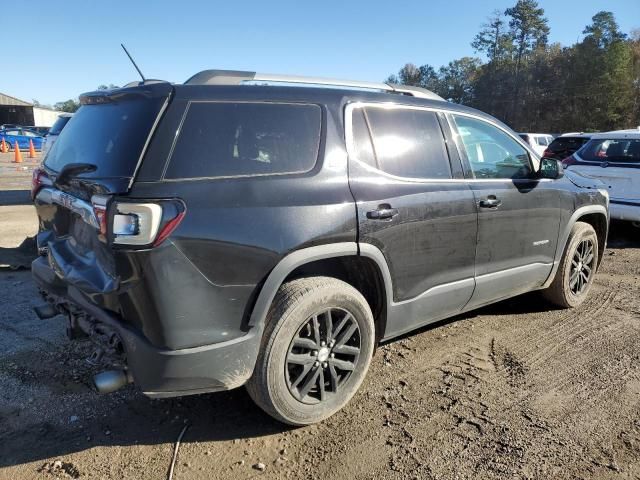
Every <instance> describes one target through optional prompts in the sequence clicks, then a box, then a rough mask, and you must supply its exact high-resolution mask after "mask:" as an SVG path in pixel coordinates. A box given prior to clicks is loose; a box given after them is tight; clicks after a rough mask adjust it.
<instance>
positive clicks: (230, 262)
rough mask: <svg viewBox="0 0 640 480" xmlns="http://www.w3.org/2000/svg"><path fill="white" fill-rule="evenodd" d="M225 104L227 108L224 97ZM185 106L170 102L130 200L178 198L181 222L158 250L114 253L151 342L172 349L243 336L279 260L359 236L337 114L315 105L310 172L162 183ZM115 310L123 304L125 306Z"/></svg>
mask: <svg viewBox="0 0 640 480" xmlns="http://www.w3.org/2000/svg"><path fill="white" fill-rule="evenodd" d="M209 90H212V89H209ZM194 93H196V92H190V98H194ZM195 98H199V97H198V96H197V95H195ZM200 98H202V99H216V98H217V97H216V95H212V94H209V95H206V96H205V95H203V96H202V97H200ZM224 99H225V101H233V98H230V97H229V96H228V95H225V96H224ZM238 100H242V101H247V100H248V99H247V98H246V96H243V97H242V99H240V98H238ZM249 100H250V98H249ZM294 100H295V99H294ZM272 101H273V99H272ZM283 101H292V99H291V98H287V99H283ZM187 103H188V102H187V100H186V99H184V98H180V94H178V95H177V97H176V98H175V99H174V101H173V102H172V105H171V106H170V107H169V110H168V111H167V114H166V116H165V120H164V121H163V122H162V123H161V124H160V126H159V128H158V131H157V132H156V134H155V136H154V140H153V141H152V144H151V145H150V148H149V150H148V153H147V156H146V157H145V160H144V162H143V166H142V168H141V171H140V175H139V180H138V181H136V182H135V183H134V185H133V187H132V190H131V192H130V195H129V198H180V199H182V200H183V201H184V202H185V204H186V207H187V212H186V215H185V218H184V220H183V221H182V223H181V224H180V226H179V227H178V229H177V230H176V231H175V232H174V233H173V234H172V236H171V237H170V238H169V239H168V241H166V242H165V243H164V244H163V245H162V246H161V247H160V248H157V249H154V250H150V251H147V252H121V253H120V254H119V257H120V262H121V263H120V265H121V266H122V267H121V268H119V270H120V271H123V272H124V271H125V270H127V271H128V273H127V275H126V276H127V277H128V278H126V279H124V285H123V293H122V295H123V296H124V297H128V300H129V304H131V305H132V308H131V310H138V311H141V309H142V307H141V306H139V307H135V308H134V307H133V303H135V304H136V305H139V304H140V302H141V301H142V302H143V303H144V301H143V300H141V298H142V299H143V298H148V302H146V303H147V304H148V305H149V306H150V307H149V308H151V309H152V310H154V311H150V312H148V313H147V314H145V316H149V315H151V316H154V315H155V317H156V318H157V322H158V323H159V324H160V325H161V327H162V328H159V329H157V330H158V332H162V333H158V335H157V336H156V337H157V338H155V339H154V340H155V342H156V343H160V344H164V345H166V346H168V347H171V348H184V347H190V346H194V345H200V344H206V343H215V342H219V341H225V340H230V339H231V338H233V337H234V336H240V335H243V334H244V331H245V329H246V324H247V321H248V318H249V315H250V313H251V307H252V305H253V302H254V301H255V297H256V295H257V293H258V290H259V286H260V285H261V283H262V282H263V281H264V280H265V278H266V277H267V275H268V274H269V272H270V271H271V270H272V269H273V268H274V266H275V265H276V264H277V263H278V262H279V261H280V260H281V259H282V258H283V257H284V256H285V255H286V254H288V253H290V252H292V251H294V250H297V249H300V248H304V247H308V246H313V245H319V244H323V243H333V242H354V241H355V240H356V228H357V224H356V218H355V207H354V204H353V198H352V196H351V193H350V191H349V187H348V178H347V159H346V158H347V157H346V151H345V149H344V142H343V140H342V130H341V128H339V127H338V124H339V119H340V112H339V109H338V108H337V107H334V106H332V105H327V104H324V105H321V107H322V109H323V122H322V137H321V142H320V149H319V155H318V161H317V163H316V166H315V167H314V168H313V170H311V171H310V172H308V173H304V174H292V175H274V176H261V177H244V178H242V177H238V178H218V179H215V178H213V179H198V180H164V179H163V178H162V177H161V175H162V169H163V167H164V162H165V161H166V159H167V152H169V151H170V148H171V144H172V143H173V139H174V138H175V137H176V132H177V131H178V129H179V125H180V121H181V119H182V113H183V112H184V109H185V107H186V105H187ZM336 118H337V119H338V122H336ZM203 154H204V155H206V152H203ZM187 160H188V159H172V161H187ZM121 303H122V304H123V305H125V304H127V298H121ZM152 330H153V329H152ZM146 333H147V334H148V335H151V337H153V335H154V332H153V331H148V332H146Z"/></svg>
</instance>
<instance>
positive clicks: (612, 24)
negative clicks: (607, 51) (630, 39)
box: [582, 11, 627, 48]
mask: <svg viewBox="0 0 640 480" xmlns="http://www.w3.org/2000/svg"><path fill="white" fill-rule="evenodd" d="M591 20H592V22H593V23H592V24H591V25H587V26H586V27H585V29H584V30H583V31H582V33H584V34H585V35H586V37H585V39H584V41H591V42H593V43H594V44H595V45H596V46H597V47H598V48H607V47H608V46H609V45H611V44H612V43H614V42H618V41H620V40H624V39H625V38H627V36H626V35H625V34H624V33H622V32H621V31H620V28H619V27H618V22H616V19H615V17H614V16H613V13H612V12H605V11H600V12H598V13H596V14H595V15H594V16H593V17H591Z"/></svg>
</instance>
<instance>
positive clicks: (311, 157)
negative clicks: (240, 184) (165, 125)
mask: <svg viewBox="0 0 640 480" xmlns="http://www.w3.org/2000/svg"><path fill="white" fill-rule="evenodd" d="M321 124H322V111H321V109H320V107H319V106H317V105H306V104H292V103H291V104H284V103H233V102H228V103H227V102H194V103H191V104H190V105H189V109H188V111H187V113H186V117H185V119H184V122H183V124H182V127H181V128H180V134H179V135H178V139H177V141H176V145H175V148H174V150H173V153H172V155H171V159H170V161H169V166H168V168H167V171H166V173H165V178H169V179H179V178H202V177H232V176H246V175H272V174H283V173H301V172H307V171H309V170H311V169H312V168H313V166H314V165H315V163H316V160H317V157H318V148H319V144H320V132H321Z"/></svg>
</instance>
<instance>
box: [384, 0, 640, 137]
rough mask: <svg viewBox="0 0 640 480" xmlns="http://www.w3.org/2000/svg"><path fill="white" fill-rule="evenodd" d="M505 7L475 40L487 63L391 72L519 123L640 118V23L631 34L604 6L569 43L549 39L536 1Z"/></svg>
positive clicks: (592, 123) (608, 122) (534, 126)
mask: <svg viewBox="0 0 640 480" xmlns="http://www.w3.org/2000/svg"><path fill="white" fill-rule="evenodd" d="M505 15H506V17H507V20H508V21H507V20H505V19H504V18H501V16H500V15H499V13H494V15H493V16H492V17H490V18H489V21H488V22H487V23H485V24H483V25H482V26H481V29H480V32H479V33H478V35H476V37H475V38H474V40H473V43H472V46H473V48H474V49H476V51H477V52H482V53H484V54H485V55H486V63H483V62H482V61H481V60H480V59H478V58H471V57H463V58H460V59H456V60H453V61H451V62H449V63H448V64H447V65H444V66H442V67H440V68H439V69H438V70H437V71H436V70H435V69H434V68H433V67H431V66H430V65H422V66H420V67H417V66H416V64H406V65H405V66H404V67H403V68H402V69H401V70H400V72H399V73H398V75H393V76H392V78H393V79H394V80H395V82H401V83H407V84H410V85H418V86H421V87H426V88H429V89H431V90H433V91H435V92H436V93H437V94H439V95H440V96H442V97H444V98H445V99H447V100H449V101H452V102H457V103H463V104H466V105H470V106H472V107H476V108H479V109H480V110H483V111H485V112H487V113H490V114H492V115H494V116H496V117H498V118H500V119H502V120H504V121H506V122H508V123H510V124H511V126H512V127H513V128H514V129H516V130H520V131H543V132H544V131H546V132H563V131H564V132H567V131H576V130H577V131H607V130H616V129H621V128H630V127H635V126H637V125H640V30H638V31H635V32H631V35H630V36H628V37H627V35H625V34H624V33H622V32H621V31H620V29H619V27H618V25H617V23H616V20H615V17H614V16H613V15H612V14H610V13H609V12H598V13H596V15H594V16H593V21H592V23H591V24H590V25H587V26H586V27H585V29H584V32H585V37H584V38H583V39H582V41H581V42H578V43H576V44H574V45H571V46H568V47H564V46H562V45H559V44H551V45H549V44H548V42H547V38H548V34H549V29H548V26H547V20H546V19H545V18H544V11H543V10H542V9H541V8H538V6H537V3H536V2H535V1H532V0H519V1H518V2H517V3H516V5H515V6H514V7H513V8H511V9H507V10H506V11H505ZM507 24H508V26H509V28H508V30H507V29H506V25H507ZM498 40H500V42H502V43H500V42H498ZM390 78H391V77H390Z"/></svg>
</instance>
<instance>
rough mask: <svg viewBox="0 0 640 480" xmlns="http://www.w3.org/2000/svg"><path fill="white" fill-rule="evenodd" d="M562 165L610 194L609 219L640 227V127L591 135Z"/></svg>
mask: <svg viewBox="0 0 640 480" xmlns="http://www.w3.org/2000/svg"><path fill="white" fill-rule="evenodd" d="M562 164H563V166H564V167H565V168H568V169H570V170H575V171H577V172H578V173H581V174H583V175H587V176H590V177H595V178H597V179H599V180H601V181H602V182H604V184H605V185H606V186H607V187H608V190H609V198H610V205H609V214H610V216H611V218H614V219H618V220H628V221H631V222H633V223H634V225H636V226H640V127H638V128H637V129H635V130H618V131H615V132H607V133H596V134H593V135H592V136H591V140H589V141H588V142H587V143H586V144H585V145H584V146H583V147H582V148H580V150H578V151H577V152H575V153H574V154H573V155H571V156H570V157H568V158H566V159H564V160H563V162H562Z"/></svg>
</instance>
